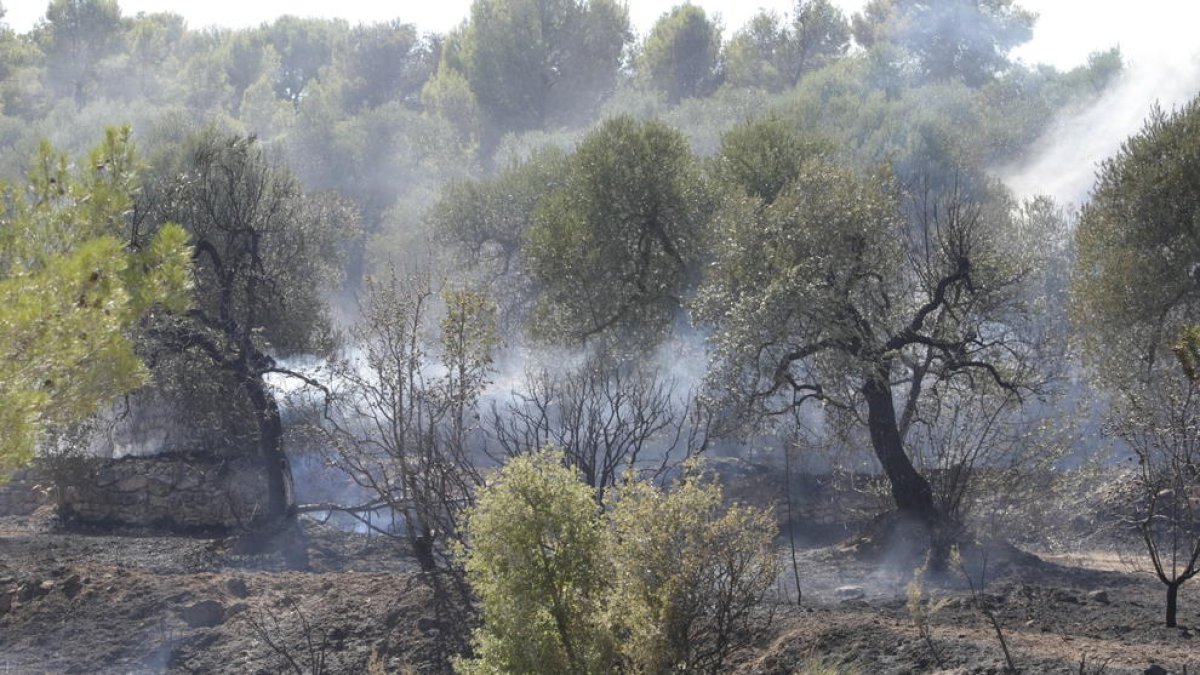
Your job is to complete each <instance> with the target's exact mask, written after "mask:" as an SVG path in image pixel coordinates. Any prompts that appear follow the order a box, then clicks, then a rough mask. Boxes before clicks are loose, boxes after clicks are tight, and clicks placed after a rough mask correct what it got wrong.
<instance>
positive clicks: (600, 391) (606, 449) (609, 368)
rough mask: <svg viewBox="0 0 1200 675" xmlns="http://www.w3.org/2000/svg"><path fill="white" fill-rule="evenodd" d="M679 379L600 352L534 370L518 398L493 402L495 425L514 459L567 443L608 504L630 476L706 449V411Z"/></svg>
mask: <svg viewBox="0 0 1200 675" xmlns="http://www.w3.org/2000/svg"><path fill="white" fill-rule="evenodd" d="M680 399H681V397H680V396H677V394H676V382H675V381H674V380H673V379H670V378H666V377H663V376H662V375H660V374H659V373H658V372H657V371H656V370H653V369H652V368H651V367H647V366H642V365H635V366H632V367H631V366H628V365H623V364H619V363H611V362H609V360H608V359H606V358H604V357H603V356H600V355H597V356H592V357H590V358H588V359H587V360H585V361H584V362H583V363H582V364H581V365H580V366H578V367H577V368H573V369H567V370H555V371H551V370H549V369H545V370H542V371H539V372H532V373H528V374H527V375H526V381H525V383H524V385H523V386H522V387H521V388H520V389H517V390H514V391H513V392H512V398H511V399H510V400H509V401H508V402H506V403H504V404H503V405H499V404H497V403H495V402H493V404H492V419H491V431H492V435H493V436H494V437H495V438H496V441H497V443H498V444H499V445H500V447H501V449H502V450H503V451H504V454H505V455H506V456H508V457H512V456H516V455H519V454H524V453H529V452H536V451H538V450H540V449H541V448H544V447H546V446H547V445H551V446H554V447H556V448H562V452H563V457H564V459H565V460H566V462H567V465H568V466H570V467H571V468H573V469H574V470H576V471H578V472H579V473H580V476H581V478H582V480H583V482H585V483H587V484H588V485H589V486H591V487H592V488H593V490H595V494H596V499H597V501H599V502H601V503H607V497H608V496H609V494H610V493H611V491H612V489H613V488H614V487H615V486H616V485H617V484H618V482H619V481H620V480H621V479H622V478H623V477H624V478H628V477H629V476H631V475H639V474H641V473H643V472H649V473H652V474H656V475H662V474H664V473H666V471H667V470H668V469H669V468H673V467H674V466H675V464H677V463H678V461H679V460H678V459H676V460H674V461H673V459H672V454H673V453H675V452H676V451H677V450H680V449H682V451H683V452H682V454H683V455H684V457H683V458H681V459H687V458H688V457H691V456H693V455H694V454H698V453H699V452H701V451H703V449H704V446H705V445H706V443H707V440H708V438H707V433H706V432H707V426H706V422H707V419H706V416H705V415H704V414H703V411H702V410H700V409H699V408H698V405H697V404H696V403H695V402H692V401H687V400H680Z"/></svg>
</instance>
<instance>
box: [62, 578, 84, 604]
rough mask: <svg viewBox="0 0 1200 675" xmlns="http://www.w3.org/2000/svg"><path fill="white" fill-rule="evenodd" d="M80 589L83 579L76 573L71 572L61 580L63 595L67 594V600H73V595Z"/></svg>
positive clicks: (81, 588)
mask: <svg viewBox="0 0 1200 675" xmlns="http://www.w3.org/2000/svg"><path fill="white" fill-rule="evenodd" d="M82 590H83V580H82V579H80V578H79V575H78V574H72V575H71V576H69V577H67V578H66V579H65V580H64V581H63V584H62V591H63V595H65V596H67V599H68V600H74V599H75V596H77V595H79V591H82Z"/></svg>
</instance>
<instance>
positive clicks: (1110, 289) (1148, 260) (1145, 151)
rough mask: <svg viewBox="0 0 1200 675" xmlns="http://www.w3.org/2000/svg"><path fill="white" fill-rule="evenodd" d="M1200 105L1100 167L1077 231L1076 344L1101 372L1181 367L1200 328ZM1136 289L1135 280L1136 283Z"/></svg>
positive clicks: (1166, 116) (1128, 373)
mask: <svg viewBox="0 0 1200 675" xmlns="http://www.w3.org/2000/svg"><path fill="white" fill-rule="evenodd" d="M1198 217H1200V101H1197V100H1193V101H1191V102H1190V103H1188V104H1187V105H1185V106H1184V107H1182V108H1181V109H1179V110H1177V111H1174V112H1171V113H1167V112H1164V111H1163V110H1161V109H1155V110H1154V111H1153V112H1152V113H1151V115H1150V118H1149V120H1148V121H1147V122H1146V124H1145V126H1144V127H1143V128H1142V130H1141V132H1139V133H1138V134H1136V135H1134V136H1133V137H1131V138H1129V139H1128V140H1127V141H1125V143H1124V144H1123V145H1122V146H1121V149H1120V151H1119V152H1117V154H1116V155H1115V156H1113V157H1112V158H1110V159H1108V160H1106V161H1105V162H1104V163H1103V164H1102V165H1101V167H1100V171H1099V175H1098V177H1097V182H1096V187H1095V189H1094V191H1093V193H1092V199H1091V201H1090V202H1089V203H1088V204H1086V205H1085V206H1084V208H1083V210H1082V212H1081V214H1080V218H1079V225H1078V227H1077V228H1076V231H1075V241H1076V245H1077V247H1078V256H1079V257H1078V264H1077V267H1076V271H1075V275H1074V278H1073V280H1072V300H1073V308H1074V320H1075V322H1076V323H1077V325H1078V326H1079V327H1080V328H1081V330H1080V332H1079V333H1078V339H1079V340H1080V342H1081V344H1082V345H1083V346H1084V347H1085V351H1086V353H1087V354H1088V355H1089V356H1090V358H1091V363H1092V365H1093V367H1094V369H1095V370H1096V372H1097V374H1099V375H1101V376H1102V377H1104V378H1105V379H1108V380H1109V381H1114V382H1125V383H1128V382H1130V381H1132V380H1133V379H1136V378H1141V377H1144V376H1146V375H1149V374H1151V373H1152V372H1153V370H1154V366H1155V365H1156V364H1165V365H1166V366H1167V367H1168V368H1171V367H1173V365H1174V363H1173V362H1174V359H1172V358H1171V357H1170V352H1169V349H1170V348H1171V346H1172V345H1173V344H1175V341H1176V340H1178V339H1179V338H1180V335H1181V332H1182V330H1183V329H1184V327H1186V326H1189V325H1191V324H1195V323H1197V322H1200V284H1198V283H1197V275H1198V274H1200V235H1198V234H1197V231H1196V227H1195V223H1196V219H1197V218H1198ZM1134 279H1136V280H1137V283H1130V281H1131V280H1134Z"/></svg>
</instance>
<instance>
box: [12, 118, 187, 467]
mask: <svg viewBox="0 0 1200 675" xmlns="http://www.w3.org/2000/svg"><path fill="white" fill-rule="evenodd" d="M137 169H138V164H137V160H136V156H135V154H134V149H133V144H132V143H131V142H130V140H129V130H128V129H122V130H115V129H110V130H108V132H107V133H106V135H105V139H104V142H103V144H101V145H100V146H99V147H97V148H96V149H95V150H93V151H92V153H91V155H90V156H89V157H88V159H87V162H86V163H81V164H80V166H77V167H71V166H69V165H68V162H67V159H66V157H65V156H59V155H56V154H55V153H54V151H53V150H52V149H51V148H50V146H49V144H47V143H43V144H42V147H41V150H40V153H39V156H38V158H37V160H36V162H35V164H34V166H33V168H32V169H31V170H30V173H29V177H28V184H27V185H28V188H26V189H20V188H16V187H9V186H5V187H3V188H2V190H3V195H2V198H0V327H2V330H0V426H2V427H3V428H4V429H5V434H4V437H3V439H0V471H3V472H5V473H6V472H7V471H9V470H11V469H13V468H16V467H18V466H20V465H22V464H24V463H26V462H28V461H29V460H30V459H31V458H32V457H33V453H34V450H35V448H36V446H37V444H38V441H39V439H40V437H41V433H42V431H43V430H45V429H47V428H48V427H63V426H66V425H70V424H74V423H77V422H80V421H82V420H83V419H84V418H86V417H87V416H89V415H91V414H92V413H95V412H97V411H99V410H101V409H102V408H103V407H104V406H105V405H107V404H108V403H109V402H111V401H112V400H113V399H114V398H116V397H117V396H119V395H121V394H123V393H125V392H128V391H130V390H132V389H134V388H136V387H138V386H139V385H141V384H142V383H144V382H145V380H146V371H145V368H144V367H143V365H142V363H141V361H140V360H139V359H138V358H137V355H136V354H135V353H134V349H133V343H132V342H131V341H130V339H129V334H130V332H131V331H132V330H133V329H134V327H135V326H136V325H137V324H138V323H139V322H140V321H143V320H146V319H148V318H149V317H151V316H153V315H154V314H156V313H159V312H163V311H176V312H178V311H183V310H184V309H186V308H187V304H188V296H187V292H188V288H189V284H188V270H189V267H190V266H189V249H188V246H187V234H186V233H185V232H184V231H183V229H182V228H179V227H178V226H175V225H165V226H163V227H162V228H161V229H160V230H159V231H158V233H157V234H156V236H155V237H153V238H152V239H147V240H145V241H144V242H142V244H143V246H141V247H140V248H138V247H135V248H132V249H130V248H127V247H126V246H125V245H124V243H123V240H124V238H125V237H126V236H127V234H128V233H127V230H126V228H127V224H126V220H125V218H126V214H127V212H128V210H129V207H130V205H131V203H132V201H133V197H134V191H135V190H136V186H137V180H138V178H137Z"/></svg>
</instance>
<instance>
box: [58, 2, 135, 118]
mask: <svg viewBox="0 0 1200 675" xmlns="http://www.w3.org/2000/svg"><path fill="white" fill-rule="evenodd" d="M122 32H123V27H122V24H121V8H120V7H118V6H117V1H116V0H52V1H51V2H50V5H49V6H48V7H47V8H46V19H45V21H44V22H43V23H41V24H39V25H38V28H37V40H38V42H39V43H40V44H41V46H42V51H44V52H45V54H46V61H47V74H48V76H49V77H50V81H51V82H52V83H53V85H54V86H55V87H56V88H57V89H58V90H59V91H60V92H63V93H67V94H68V95H70V96H72V97H73V98H74V100H75V105H76V107H80V108H82V107H83V105H84V104H85V103H87V99H88V87H89V86H90V85H91V84H92V83H93V82H94V81H95V79H96V74H97V71H96V66H97V64H98V63H99V62H100V61H101V60H103V59H104V58H105V57H107V56H110V55H111V54H113V53H114V52H116V51H117V50H119V49H120V48H121V47H122V45H121V37H122Z"/></svg>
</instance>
